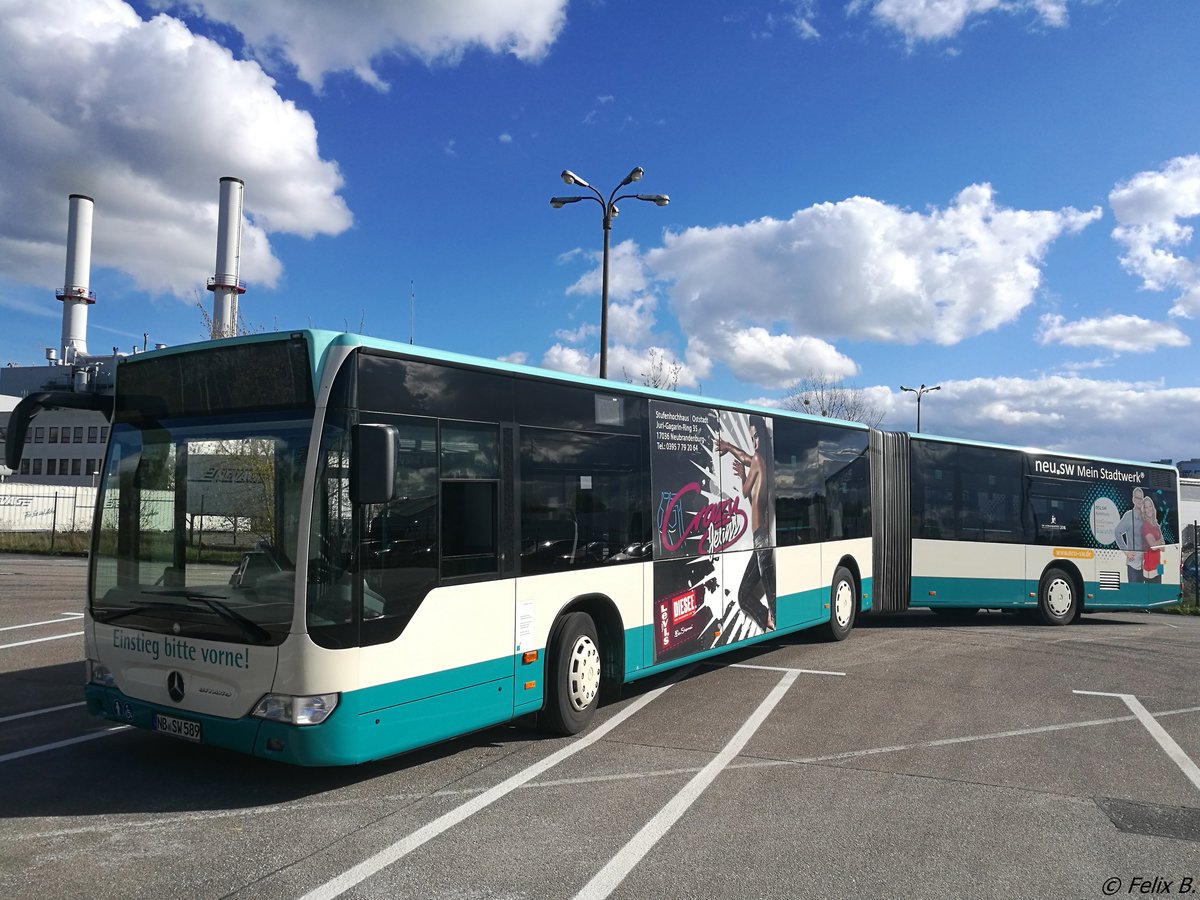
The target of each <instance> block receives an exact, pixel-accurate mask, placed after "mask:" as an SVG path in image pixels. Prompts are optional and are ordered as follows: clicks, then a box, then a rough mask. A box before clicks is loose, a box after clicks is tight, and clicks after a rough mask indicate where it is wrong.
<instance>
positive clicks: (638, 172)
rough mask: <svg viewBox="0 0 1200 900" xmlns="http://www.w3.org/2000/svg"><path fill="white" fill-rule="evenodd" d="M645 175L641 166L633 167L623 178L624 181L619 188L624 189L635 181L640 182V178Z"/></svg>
mask: <svg viewBox="0 0 1200 900" xmlns="http://www.w3.org/2000/svg"><path fill="white" fill-rule="evenodd" d="M645 174H646V172H645V170H644V169H643V168H642V167H641V166H634V167H633V169H632V170H631V171H630V172H629V174H628V175H626V176H625V180H624V181H622V182H621V187H625V185H627V184H633V183H634V182H635V181H641V180H642V176H643V175H645Z"/></svg>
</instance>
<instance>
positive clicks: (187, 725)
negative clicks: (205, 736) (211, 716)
mask: <svg viewBox="0 0 1200 900" xmlns="http://www.w3.org/2000/svg"><path fill="white" fill-rule="evenodd" d="M154 730H155V731H157V732H158V733H159V734H169V735H171V737H177V738H183V739H184V740H185V741H194V742H196V743H199V742H200V723H199V722H189V721H188V720H187V719H177V718H175V717H174V716H163V715H159V714H158V713H155V714H154Z"/></svg>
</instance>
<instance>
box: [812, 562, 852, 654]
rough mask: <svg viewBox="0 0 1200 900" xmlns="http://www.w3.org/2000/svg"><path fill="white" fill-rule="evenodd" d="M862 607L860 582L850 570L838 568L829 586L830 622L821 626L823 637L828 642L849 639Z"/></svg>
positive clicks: (842, 567)
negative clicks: (859, 593)
mask: <svg viewBox="0 0 1200 900" xmlns="http://www.w3.org/2000/svg"><path fill="white" fill-rule="evenodd" d="M860 605H861V598H860V597H859V596H858V582H856V581H855V580H854V576H853V575H851V574H850V570H849V569H847V568H846V567H845V566H838V569H837V571H836V572H834V573H833V582H832V583H831V584H830V585H829V621H828V622H826V623H825V624H824V625H823V626H821V629H820V633H821V637H823V638H824V639H825V640H827V641H844V640H845V639H846V638H848V637H849V636H850V632H851V631H853V630H854V622H855V620H856V619H857V618H858V608H859V606H860Z"/></svg>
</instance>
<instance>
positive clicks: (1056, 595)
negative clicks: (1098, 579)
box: [1037, 568, 1080, 625]
mask: <svg viewBox="0 0 1200 900" xmlns="http://www.w3.org/2000/svg"><path fill="white" fill-rule="evenodd" d="M1079 608H1080V606H1079V588H1078V586H1077V585H1076V584H1075V579H1074V578H1072V577H1071V575H1070V574H1069V573H1067V572H1064V571H1063V570H1062V569H1055V568H1051V569H1047V570H1046V571H1045V573H1043V575H1042V580H1041V581H1040V582H1039V583H1038V606H1037V614H1038V620H1039V621H1040V622H1041V623H1042V624H1043V625H1070V624H1071V623H1072V622H1074V621H1075V619H1076V617H1077V616H1078V615H1079Z"/></svg>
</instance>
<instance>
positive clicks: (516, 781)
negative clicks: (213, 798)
mask: <svg viewBox="0 0 1200 900" xmlns="http://www.w3.org/2000/svg"><path fill="white" fill-rule="evenodd" d="M692 668H694V667H692V666H688V667H686V668H684V669H680V670H678V671H677V672H676V674H675V676H674V677H673V678H672V679H671V680H670V681H668V682H667V683H666V684H664V685H662V686H661V687H657V688H655V689H654V690H652V691H649V692H648V693H646V694H643V695H642V696H641V697H639V698H638V699H637V700H635V701H634V702H633V703H631V704H630V705H629V706H627V707H625V709H623V710H621V711H620V712H619V713H617V714H616V715H615V716H613V717H612V718H611V719H609V720H608V721H607V722H605V723H604V724H603V725H601V726H599V727H598V728H596V729H594V730H593V731H591V732H589V733H588V734H585V735H584V736H583V737H582V738H580V739H579V740H577V741H573V742H572V743H570V744H568V745H567V746H565V747H563V748H562V749H561V750H558V751H556V752H554V753H551V754H550V755H549V756H547V757H546V758H545V759H543V760H541V761H540V762H536V763H534V764H533V765H532V766H529V767H528V768H527V769H524V770H523V771H521V772H518V773H517V774H516V775H513V776H512V777H511V778H507V779H505V780H504V781H502V782H500V783H499V784H498V785H496V786H495V787H493V788H489V789H488V790H486V791H484V792H483V793H482V794H480V795H479V796H478V797H475V798H474V799H472V800H468V801H467V802H466V803H464V804H462V806H459V807H456V808H455V809H452V810H450V812H448V813H445V814H444V815H442V816H439V817H438V818H436V819H434V820H433V821H432V822H430V823H429V824H428V825H426V826H425V827H423V828H418V829H417V830H416V831H414V832H413V833H412V834H410V835H408V836H407V837H405V838H402V839H400V840H399V841H397V842H396V843H394V844H392V846H390V847H388V848H386V849H384V850H380V851H379V852H378V853H376V854H375V855H374V856H372V857H370V858H369V859H366V860H363V861H362V862H361V863H359V864H358V865H357V866H355V867H354V868H352V869H349V870H348V871H346V872H343V873H342V874H341V875H338V876H337V877H336V878H332V879H330V880H329V881H327V882H325V883H324V884H323V885H321V886H320V887H317V888H314V889H313V890H311V891H309V892H308V893H307V894H305V895H304V897H303V898H302V900H318V898H320V900H330V898H333V897H337V896H339V895H341V894H343V893H345V892H346V891H348V890H350V888H352V887H354V886H355V885H356V884H359V883H360V882H362V881H365V880H366V879H368V878H370V877H371V876H372V875H374V874H376V873H377V872H379V871H381V870H383V869H385V868H387V867H388V866H390V865H391V864H392V863H394V862H396V861H397V860H399V859H403V858H404V857H405V856H407V855H408V854H409V853H412V851H414V850H416V849H417V848H418V847H420V846H422V845H423V844H425V843H426V842H428V841H430V840H432V839H433V838H435V837H437V836H438V835H439V834H441V833H442V832H444V831H447V830H449V829H451V828H453V827H454V826H455V825H457V824H458V823H459V822H461V821H463V820H464V819H466V818H468V817H469V816H472V815H474V814H475V813H477V812H479V811H480V810H481V809H484V808H485V807H488V806H491V805H492V804H493V803H495V802H496V801H497V800H499V799H501V798H502V797H504V796H506V795H508V794H510V793H512V792H513V791H515V790H516V789H517V788H519V787H521V786H522V785H524V784H526V783H527V782H529V781H531V780H532V779H534V778H536V777H537V776H538V775H541V774H542V773H543V772H545V771H546V770H547V769H550V768H553V767H554V766H556V765H558V764H559V763H560V762H562V761H563V760H564V759H567V758H568V757H570V756H574V755H575V754H576V753H578V752H579V751H580V750H583V749H585V748H587V747H590V746H591V745H592V744H594V743H596V741H598V740H600V738H602V737H604V736H605V735H606V734H608V733H609V732H610V731H612V730H613V729H614V728H616V727H617V726H618V725H620V724H621V723H622V722H624V721H625V720H626V719H628V718H629V717H630V716H632V715H633V714H634V713H637V712H640V711H641V709H642V708H643V707H645V706H646V705H647V704H649V703H650V702H652V701H654V700H657V699H658V698H659V697H661V696H662V695H663V693H664V692H665V691H666V690H667V688H669V687H671V686H672V685H673V684H675V683H676V682H677V681H679V679H681V678H683V677H684V676H685V675H686V674H687V673H688V672H690V671H691V670H692Z"/></svg>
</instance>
